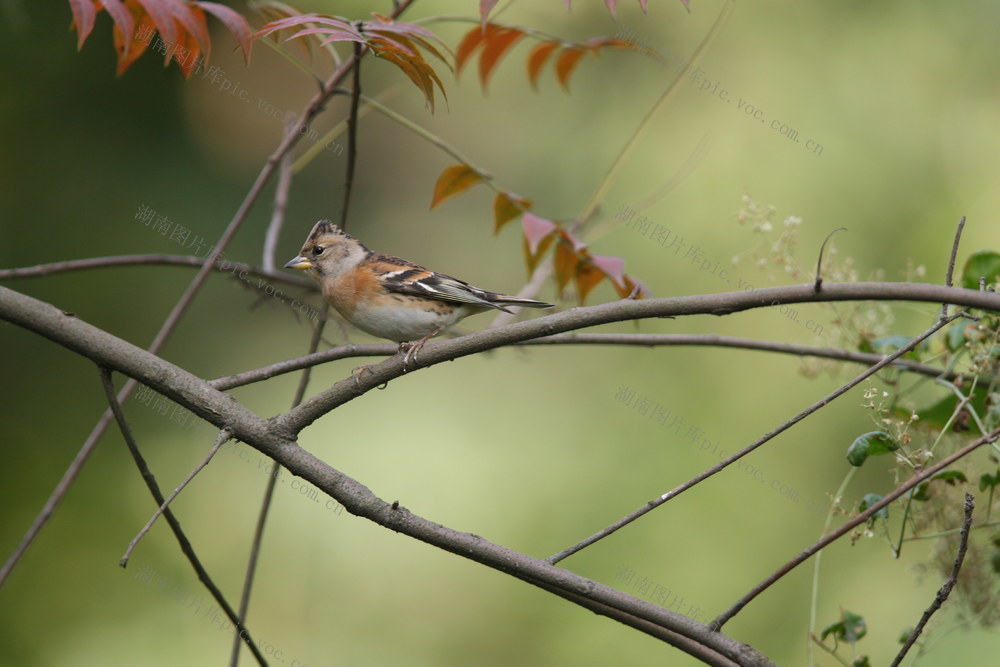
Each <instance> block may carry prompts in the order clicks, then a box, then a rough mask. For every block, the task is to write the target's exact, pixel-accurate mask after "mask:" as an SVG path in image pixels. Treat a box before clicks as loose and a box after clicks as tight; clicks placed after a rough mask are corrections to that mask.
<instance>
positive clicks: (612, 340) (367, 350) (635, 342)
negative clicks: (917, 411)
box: [209, 325, 990, 390]
mask: <svg viewBox="0 0 1000 667" xmlns="http://www.w3.org/2000/svg"><path fill="white" fill-rule="evenodd" d="M491 326H492V325H491ZM551 345H625V346H630V347H649V348H656V347H672V346H686V345H691V346H698V347H729V348H736V349H745V350H757V351H761V352H776V353H779V354H791V355H797V356H801V357H818V358H820V359H833V360H835V361H849V362H851V363H856V364H864V365H866V366H871V365H872V364H877V363H878V362H879V361H881V360H882V359H884V358H885V355H881V354H872V353H868V352H855V351H853V350H839V349H835V348H829V347H812V346H810V345H800V344H797V343H779V342H775V341H767V340H754V339H752V338H739V337H736V336H720V335H717V334H614V333H606V334H605V333H569V334H558V335H555V336H544V337H542V338H534V339H531V340H525V341H520V342H518V343H512V344H511V347H544V346H551ZM397 351H398V346H397V345H395V344H393V343H373V344H370V345H342V346H338V347H333V348H330V349H328V350H323V351H322V352H316V353H313V354H307V355H304V356H301V357H296V358H295V359H288V360H286V361H280V362H278V363H275V364H270V365H268V366H263V367H261V368H255V369H253V370H249V371H244V372H242V373H237V374H235V375H227V376H225V377H219V378H216V379H214V380H210V381H209V384H210V385H212V386H213V387H215V388H216V389H221V390H228V389H233V388H235V387H242V386H245V385H248V384H253V383H254V382H262V381H264V380H269V379H271V378H273V377H277V376H278V375H284V374H285V373H291V372H293V371H298V370H302V369H303V368H307V367H309V366H318V365H319V364H324V363H327V362H330V361H337V360H339V359H349V358H355V357H391V356H392V355H394V354H396V352H397ZM891 367H892V368H895V369H898V370H903V371H908V372H911V373H919V374H921V375H926V376H928V377H935V378H936V377H941V378H942V379H944V380H948V381H949V382H950V381H952V380H956V379H958V378H960V377H963V376H962V374H961V373H956V372H954V371H943V370H942V369H940V368H937V367H935V366H930V365H928V364H922V363H920V362H917V361H912V360H910V359H896V360H894V361H893V362H892V364H891ZM989 380H990V377H989V376H984V378H983V381H984V382H987V381H989Z"/></svg>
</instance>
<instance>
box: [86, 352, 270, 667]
mask: <svg viewBox="0 0 1000 667" xmlns="http://www.w3.org/2000/svg"><path fill="white" fill-rule="evenodd" d="M100 372H101V384H102V385H103V387H104V396H105V398H106V399H107V401H108V405H109V406H110V407H111V411H112V412H113V413H114V416H115V420H116V421H117V422H118V428H119V430H120V431H121V434H122V437H123V438H124V439H125V446H126V447H128V451H129V453H130V454H131V455H132V460H134V461H135V465H136V467H137V468H138V469H139V474H140V475H142V479H143V481H144V482H145V483H146V487H147V488H148V489H149V492H150V494H151V495H152V496H153V500H155V501H156V504H157V505H158V506H159V505H162V504H163V503H164V498H163V493H162V492H161V491H160V485H159V484H157V482H156V477H155V476H154V475H153V472H152V471H151V470H150V469H149V465H147V463H146V459H145V458H144V457H143V456H142V453H141V452H140V451H139V445H138V444H137V443H136V441H135V437H134V436H133V435H132V429H131V428H130V427H129V424H128V421H127V420H126V419H125V413H124V412H122V408H121V404H120V403H119V402H118V398H117V397H116V396H115V388H114V384H113V383H112V381H111V371H109V370H108V369H107V368H104V367H103V366H102V367H100ZM163 518H164V519H166V521H167V523H168V524H169V525H170V530H171V531H173V533H174V537H176V538H177V543H178V544H179V545H180V547H181V551H183V552H184V555H185V556H187V559H188V562H189V563H190V564H191V568H192V569H193V570H194V571H195V574H197V575H198V580H199V581H200V582H201V583H202V584H204V586H205V588H206V589H207V590H208V592H209V594H211V596H212V597H213V598H214V599H215V601H216V602H217V603H218V604H219V607H220V608H221V609H222V610H223V611H224V612H225V613H226V616H228V617H229V620H230V621H231V622H232V623H233V625H235V626H236V628H237V629H238V630H239V632H240V636H241V637H243V641H245V642H246V643H247V645H248V646H249V647H250V651H251V652H252V653H253V655H254V658H256V659H257V663H258V664H260V665H267V660H266V659H265V658H264V655H263V654H262V653H261V652H260V649H258V648H257V645H256V644H254V642H253V640H252V638H251V637H250V632H249V630H247V629H246V627H245V626H244V625H243V624H242V623H241V622H240V619H239V617H237V616H236V613H235V612H234V611H233V608H232V607H230V606H229V601H228V600H226V597H225V596H224V595H223V594H222V591H221V590H219V587H218V586H216V585H215V582H214V581H213V580H212V577H211V576H209V574H208V571H207V570H206V569H205V567H204V566H203V565H202V564H201V559H200V558H198V555H197V554H196V553H195V551H194V547H193V546H192V545H191V542H190V540H188V538H187V535H186V534H185V533H184V530H183V529H182V528H181V523H180V521H179V520H178V519H177V517H176V516H175V515H174V512H173V510H171V509H170V508H169V507H167V508H166V509H165V510H164V512H163Z"/></svg>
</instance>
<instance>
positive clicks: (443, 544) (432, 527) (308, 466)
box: [0, 287, 771, 665]
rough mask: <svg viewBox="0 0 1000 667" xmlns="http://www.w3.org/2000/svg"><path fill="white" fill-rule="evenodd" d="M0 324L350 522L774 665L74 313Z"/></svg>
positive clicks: (3, 300) (38, 309)
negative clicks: (504, 534) (427, 505)
mask: <svg viewBox="0 0 1000 667" xmlns="http://www.w3.org/2000/svg"><path fill="white" fill-rule="evenodd" d="M0 318H3V319H5V320H7V321H9V322H12V323H14V324H17V325H19V326H22V327H24V328H26V329H28V330H30V331H33V332H35V333H37V334H39V335H41V336H43V337H45V338H48V339H50V340H52V341H53V342H56V343H58V344H60V345H62V346H63V347H66V348H67V349H70V350H72V351H74V352H77V353H78V354H80V355H82V356H85V357H87V358H89V359H92V360H94V361H95V362H96V363H98V364H99V365H101V366H103V367H106V368H110V369H113V370H116V371H119V372H121V373H124V374H126V375H129V376H131V377H133V378H135V379H136V380H138V381H140V382H142V383H143V384H146V385H148V386H150V387H152V388H154V389H156V390H157V391H158V392H160V393H162V394H163V395H164V396H167V397H169V398H170V399H171V400H174V401H175V402H177V403H179V404H180V405H182V406H184V407H186V408H188V409H189V410H191V411H192V412H194V413H195V414H196V415H198V416H199V417H201V418H202V419H205V420H206V421H208V422H210V423H212V424H214V425H215V426H217V427H219V428H225V429H227V430H229V431H231V432H232V434H233V436H234V437H236V438H238V439H239V440H242V441H243V442H245V443H247V444H248V445H250V446H252V447H254V448H255V449H257V450H258V451H260V452H261V453H263V454H264V455H265V456H268V457H270V458H272V459H274V460H275V461H277V462H278V463H280V464H281V465H283V466H284V467H285V468H287V469H288V470H289V472H291V473H292V474H294V475H297V476H299V477H302V478H303V479H305V480H306V481H308V482H310V483H311V484H313V485H314V486H315V487H316V488H318V489H320V490H322V491H323V492H324V493H326V494H327V495H329V496H331V497H332V498H334V499H336V500H337V501H338V502H340V503H341V504H342V505H343V506H344V507H345V508H346V509H347V510H348V511H349V512H351V513H352V514H355V515H357V516H360V517H364V518H366V519H369V520H371V521H374V522H375V523H378V524H379V525H381V526H384V527H386V528H389V529H390V530H394V531H396V532H399V533H403V534H405V535H408V536H410V537H413V538H414V539H417V540H420V541H422V542H426V543H428V544H431V545H433V546H437V547H439V548H441V549H444V550H446V551H450V552H451V553H454V554H457V555H459V556H462V557H464V558H468V559H470V560H473V561H476V562H478V563H481V564H483V565H486V566H488V567H491V568H493V569H496V570H499V571H501V572H505V573H507V574H509V575H511V576H513V577H516V578H518V579H521V580H522V581H525V582H527V583H530V584H533V585H536V586H540V587H542V588H545V589H546V590H552V591H553V592H557V593H558V594H559V595H560V596H562V597H564V598H566V599H568V600H571V601H578V598H579V597H584V598H586V599H587V600H588V601H589V602H590V603H592V605H598V604H599V605H603V606H604V608H603V609H602V613H604V614H605V615H607V616H609V617H611V618H615V619H616V620H619V621H621V622H623V623H626V624H628V625H630V626H632V627H635V628H637V629H639V630H642V631H643V632H647V633H649V634H652V635H653V636H655V637H659V638H661V639H664V640H665V641H667V642H669V643H671V644H672V645H674V646H676V647H677V648H679V649H681V650H682V651H686V652H692V654H693V655H697V656H698V657H701V658H709V659H710V658H711V656H712V654H715V653H718V654H721V655H722V656H723V657H724V659H720V660H712V661H711V662H710V663H709V664H716V665H730V664H732V663H736V664H738V665H769V664H771V663H770V662H769V661H768V660H767V659H766V658H765V657H764V656H763V655H761V654H760V653H758V652H757V651H755V650H754V649H752V648H751V647H749V646H747V645H745V644H742V643H741V642H738V641H735V640H733V639H731V638H729V637H726V636H725V635H722V634H721V633H718V632H713V631H711V630H709V628H708V627H707V626H705V625H704V624H702V623H698V622H697V621H694V620H692V619H690V618H687V617H686V616H683V615H681V614H679V613H677V612H673V611H670V610H668V609H664V608H662V607H658V606H656V605H654V604H652V603H651V602H647V601H645V600H641V599H639V598H637V597H634V596H632V595H628V594H626V593H623V592H621V591H618V590H616V589H614V588H611V587H610V586H606V585H604V584H601V583H598V582H596V581H593V580H590V579H587V578H586V577H582V576H580V575H577V574H574V573H573V572H570V571H568V570H564V569H562V568H558V567H556V566H554V565H551V564H549V563H546V562H545V561H543V560H541V559H538V558H533V557H531V556H528V555H526V554H522V553H519V552H517V551H514V550H512V549H508V548H506V547H503V546H500V545H498V544H494V543H492V542H489V541H488V540H486V539H484V538H482V537H479V536H478V535H472V534H469V533H463V532H459V531H456V530H453V529H450V528H447V527H445V526H442V525H440V524H437V523H434V522H433V521H429V520H427V519H425V518H423V517H420V516H418V515H415V514H412V513H411V512H409V511H408V510H407V509H405V508H404V507H401V506H400V505H399V503H392V504H391V505H390V504H389V503H386V502H385V501H383V500H382V499H380V498H378V497H377V496H376V495H375V494H374V493H372V492H371V490H370V489H368V487H366V486H364V485H363V484H361V483H360V482H358V481H357V480H354V479H352V478H351V477H348V476H347V475H345V474H343V473H342V472H340V471H338V470H335V469H334V468H332V467H331V466H330V465H328V464H327V463H325V462H324V461H322V460H320V459H318V458H317V457H315V456H314V455H313V454H311V453H310V452H308V451H306V450H304V449H302V448H301V447H299V446H298V444H297V443H296V442H295V439H294V436H291V437H290V434H289V432H288V431H287V429H286V428H283V427H282V425H281V423H280V421H279V419H278V418H273V419H263V418H262V417H260V416H258V415H256V414H254V413H253V412H251V411H250V410H248V409H247V408H245V407H244V406H243V405H241V404H240V403H239V402H238V401H236V399H234V398H233V397H231V396H229V395H228V394H224V393H222V392H220V391H218V390H216V389H214V388H213V387H211V386H210V385H209V384H208V383H207V382H205V381H204V380H201V379H200V378H197V377H195V376H194V375H192V374H191V373H188V372H187V371H185V370H183V369H181V368H179V367H177V366H174V365H173V364H171V363H169V362H167V361H164V360H163V359H160V358H159V357H157V356H155V355H153V354H150V353H149V352H147V351H145V350H143V349H142V348H139V347H136V346H135V345H132V344H131V343H128V342H126V341H123V340H121V339H119V338H117V337H115V336H113V335H111V334H109V333H107V332H105V331H102V330H101V329H98V328H97V327H94V326H93V325H91V324H88V323H86V322H84V321H82V320H80V319H78V318H76V317H75V316H74V315H72V314H71V313H66V312H64V311H62V310H60V309H58V308H56V307H54V306H52V305H50V304H47V303H45V302H42V301H39V300H37V299H33V298H31V297H29V296H25V295H23V294H19V293H17V292H14V291H13V290H9V289H7V288H4V287H0ZM517 326H519V325H512V326H511V327H510V328H514V327H517ZM592 605H588V608H591V607H592ZM664 631H666V632H664ZM675 635H681V637H682V639H680V640H677V639H676V637H675ZM693 647H696V649H697V650H696V649H695V648H693ZM705 649H710V651H706V650H705Z"/></svg>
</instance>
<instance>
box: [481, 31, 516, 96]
mask: <svg viewBox="0 0 1000 667" xmlns="http://www.w3.org/2000/svg"><path fill="white" fill-rule="evenodd" d="M522 37H524V32H522V31H521V30H518V29H517V28H498V29H497V30H496V31H494V32H493V33H491V34H490V35H489V36H488V38H487V41H486V44H485V46H483V52H482V54H480V56H479V82H480V84H481V85H482V87H483V90H486V84H487V81H488V80H489V78H490V74H491V73H492V72H493V69H494V68H495V67H496V66H497V64H498V63H499V62H500V59H501V58H503V56H504V54H505V53H507V50H508V49H510V47H512V46H514V44H516V43H517V41H518V40H519V39H521V38H522Z"/></svg>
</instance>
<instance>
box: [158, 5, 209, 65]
mask: <svg viewBox="0 0 1000 667" xmlns="http://www.w3.org/2000/svg"><path fill="white" fill-rule="evenodd" d="M175 2H176V3H177V4H174V3H175ZM167 6H168V7H171V8H172V11H173V12H174V18H175V19H176V20H177V21H178V22H179V23H180V24H181V25H182V26H183V27H184V30H186V31H187V35H188V36H189V37H188V38H185V35H184V30H182V31H181V34H180V35H178V37H177V41H178V42H180V43H182V44H183V45H184V47H185V48H188V49H192V47H193V46H194V43H195V42H197V47H198V50H200V51H201V52H202V53H204V54H205V59H206V60H207V59H208V57H209V55H210V54H211V51H212V40H211V38H210V37H209V36H208V25H207V19H206V18H205V12H203V11H201V9H199V8H198V7H194V6H192V5H187V4H182V3H179V2H178V0H170V2H168V3H167ZM195 60H197V58H195ZM182 69H183V68H182ZM191 71H194V63H193V62H192V64H191ZM188 74H190V72H188ZM186 75H187V74H186ZM186 75H185V76H186Z"/></svg>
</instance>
